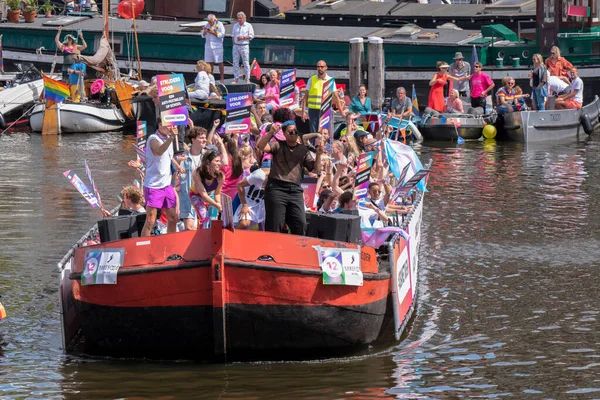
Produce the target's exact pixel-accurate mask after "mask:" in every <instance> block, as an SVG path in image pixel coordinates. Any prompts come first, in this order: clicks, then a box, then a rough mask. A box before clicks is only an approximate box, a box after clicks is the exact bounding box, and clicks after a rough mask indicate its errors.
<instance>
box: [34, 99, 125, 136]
mask: <svg viewBox="0 0 600 400" xmlns="http://www.w3.org/2000/svg"><path fill="white" fill-rule="evenodd" d="M45 109H46V105H45V104H44V103H40V104H37V105H36V106H35V107H34V108H33V110H32V111H31V115H30V117H29V124H30V125H31V129H32V130H33V131H34V132H41V131H42V126H43V123H44V111H45ZM57 114H58V117H57V121H58V127H59V132H61V133H98V132H115V131H122V130H123V129H124V128H125V127H126V126H127V125H129V124H128V122H129V121H128V119H127V117H125V114H124V113H123V111H122V110H121V109H119V108H117V107H116V106H114V105H105V106H103V105H99V104H93V103H71V102H63V103H60V104H58V108H57Z"/></svg>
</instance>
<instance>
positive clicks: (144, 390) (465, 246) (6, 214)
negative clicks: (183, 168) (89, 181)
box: [0, 134, 600, 399]
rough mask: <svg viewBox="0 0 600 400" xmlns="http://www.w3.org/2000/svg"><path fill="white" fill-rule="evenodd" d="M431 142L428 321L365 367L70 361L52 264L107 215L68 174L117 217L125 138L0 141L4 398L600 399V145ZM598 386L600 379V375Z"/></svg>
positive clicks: (363, 361) (423, 290) (424, 150)
mask: <svg viewBox="0 0 600 400" xmlns="http://www.w3.org/2000/svg"><path fill="white" fill-rule="evenodd" d="M595 140H596V137H592V140H591V141H585V142H581V143H571V144H557V145H551V146H535V147H534V146H525V145H522V144H510V143H502V142H494V141H485V142H483V143H479V142H474V143H465V144H464V145H460V146H459V145H456V144H449V143H424V144H421V145H419V146H417V150H418V152H419V153H420V154H422V156H423V158H424V159H425V160H427V159H433V160H434V165H433V173H432V176H431V179H430V181H429V188H430V193H429V194H428V196H427V197H426V199H427V200H426V210H425V213H424V226H423V228H422V233H423V234H422V238H423V243H422V249H421V257H422V261H421V262H420V265H422V266H423V268H421V271H422V272H423V275H422V276H421V281H420V282H419V300H418V305H417V316H416V318H415V320H414V321H413V323H412V325H411V330H410V332H409V334H408V336H407V337H406V339H405V341H404V342H402V343H400V344H398V345H392V346H390V347H389V348H387V349H383V350H382V349H372V351H371V354H370V355H368V356H365V357H362V358H354V359H344V360H327V361H323V362H315V363H264V364H260V363H258V364H232V365H224V366H223V365H217V366H215V365H202V364H194V363H160V362H149V361H148V362H145V361H143V360H136V361H132V360H105V359H90V358H78V357H71V356H64V355H63V354H62V351H61V349H60V342H61V338H60V324H59V313H58V301H57V281H58V277H57V272H56V270H55V265H56V262H57V261H58V260H59V259H60V258H61V257H62V255H63V254H64V252H65V251H66V250H67V249H68V247H69V246H70V245H71V244H72V243H73V242H74V241H75V240H76V239H77V238H78V237H79V236H80V235H81V234H82V233H83V232H84V231H85V230H87V229H88V228H89V227H90V226H91V225H92V224H93V223H94V222H95V221H96V220H97V219H98V218H99V212H98V211H97V210H94V209H92V208H91V207H90V206H89V205H88V204H87V202H86V201H85V200H84V199H83V198H82V197H81V196H80V195H79V194H78V193H77V192H76V191H75V190H74V189H73V188H72V187H71V185H70V184H69V182H68V181H67V180H66V179H65V178H64V177H63V176H62V173H63V172H64V171H66V170H69V169H74V170H75V171H76V172H77V173H78V175H79V176H80V177H81V178H82V179H85V172H84V167H83V160H84V159H87V161H88V163H89V164H90V168H91V169H92V172H93V175H94V179H95V181H96V185H97V186H98V189H99V190H100V192H101V194H102V197H103V201H104V202H105V203H106V204H107V205H108V206H112V205H115V204H116V203H117V201H118V200H117V197H116V194H118V193H119V191H120V189H121V187H122V186H123V185H126V184H128V183H129V182H131V180H132V179H133V174H132V173H131V170H130V169H128V167H126V165H125V163H126V161H127V160H129V159H130V158H133V157H134V152H133V150H132V149H131V143H132V141H133V138H127V137H123V136H122V135H111V134H103V135H95V136H89V135H73V136H64V137H60V138H58V137H52V136H49V137H41V136H39V135H37V136H36V135H32V136H29V135H26V134H13V135H9V136H1V137H0V159H1V160H2V169H0V294H2V296H3V297H2V301H3V303H4V304H5V305H6V307H7V311H8V314H9V318H8V319H7V320H6V321H2V323H0V370H1V371H2V378H1V379H0V397H2V398H44V399H48V398H72V399H80V398H85V399H94V398H152V399H170V398H188V397H189V398H210V399H213V398H223V399H227V398H274V399H280V398H284V397H290V398H294V399H347V398H355V399H359V398H364V399H367V398H369V399H370V398H410V399H414V398H436V399H437V398H474V397H498V396H503V395H507V396H511V397H513V398H523V397H525V396H526V395H529V396H531V395H533V396H532V397H533V398H539V397H546V398H569V396H580V397H586V396H587V397H593V396H597V392H595V390H596V388H597V387H598V386H599V385H598V384H597V383H594V382H596V381H597V376H596V375H597V372H596V371H597V369H598V363H600V362H599V361H598V360H599V359H600V350H599V349H598V343H599V342H600V338H599V336H598V333H597V326H598V318H599V315H600V307H599V306H598V304H599V302H598V294H597V292H598V291H597V287H598V285H599V284H600V272H599V271H600V268H599V262H598V260H599V259H600V240H599V239H598V237H597V235H596V232H598V231H599V228H600V227H599V226H598V225H599V224H600V217H598V215H599V212H598V210H599V208H600V207H599V199H600V189H599V188H600V178H599V176H598V173H597V170H598V165H599V164H600V146H599V145H598V143H597V142H596V141H595ZM594 373H595V374H594Z"/></svg>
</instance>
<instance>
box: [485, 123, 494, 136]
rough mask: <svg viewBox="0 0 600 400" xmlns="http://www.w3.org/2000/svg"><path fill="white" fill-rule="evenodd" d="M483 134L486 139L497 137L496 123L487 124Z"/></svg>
mask: <svg viewBox="0 0 600 400" xmlns="http://www.w3.org/2000/svg"><path fill="white" fill-rule="evenodd" d="M483 136H485V138H486V139H493V138H495V137H496V127H495V126H494V125H490V124H488V125H486V126H484V127H483Z"/></svg>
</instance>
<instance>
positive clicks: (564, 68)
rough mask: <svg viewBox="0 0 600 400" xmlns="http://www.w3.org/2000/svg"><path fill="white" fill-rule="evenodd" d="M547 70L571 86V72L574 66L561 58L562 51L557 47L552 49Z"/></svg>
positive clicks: (547, 61) (547, 60)
mask: <svg viewBox="0 0 600 400" xmlns="http://www.w3.org/2000/svg"><path fill="white" fill-rule="evenodd" d="M545 65H546V69H547V70H548V71H549V72H550V75H551V76H556V77H558V78H559V79H560V80H561V81H563V82H565V83H566V84H569V71H570V70H571V68H573V64H571V63H570V62H569V61H567V59H566V58H564V57H561V55H560V49H559V48H558V47H557V46H552V47H551V48H550V57H548V58H547V59H546V64H545Z"/></svg>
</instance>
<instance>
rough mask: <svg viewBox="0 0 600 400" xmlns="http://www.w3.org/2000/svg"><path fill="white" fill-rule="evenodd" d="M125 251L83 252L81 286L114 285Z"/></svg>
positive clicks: (94, 250) (90, 250) (93, 250)
mask: <svg viewBox="0 0 600 400" xmlns="http://www.w3.org/2000/svg"><path fill="white" fill-rule="evenodd" d="M124 256H125V249H102V250H97V249H89V250H87V251H86V252H85V257H84V263H83V273H82V274H81V284H82V285H116V284H117V273H118V272H119V268H121V267H122V266H123V257H124Z"/></svg>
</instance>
